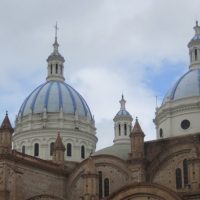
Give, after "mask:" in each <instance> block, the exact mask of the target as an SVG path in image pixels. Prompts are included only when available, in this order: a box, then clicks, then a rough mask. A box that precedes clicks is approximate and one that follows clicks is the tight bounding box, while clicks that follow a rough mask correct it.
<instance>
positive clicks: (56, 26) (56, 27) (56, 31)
mask: <svg viewBox="0 0 200 200" xmlns="http://www.w3.org/2000/svg"><path fill="white" fill-rule="evenodd" d="M54 27H55V36H56V37H57V33H58V29H59V28H58V24H57V22H56V25H55V26H54Z"/></svg>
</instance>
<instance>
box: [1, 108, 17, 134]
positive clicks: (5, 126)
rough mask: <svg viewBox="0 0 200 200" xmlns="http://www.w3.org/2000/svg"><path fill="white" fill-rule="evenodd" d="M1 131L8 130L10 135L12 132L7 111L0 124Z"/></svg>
mask: <svg viewBox="0 0 200 200" xmlns="http://www.w3.org/2000/svg"><path fill="white" fill-rule="evenodd" d="M1 130H8V131H9V132H10V133H13V132H14V129H13V128H12V125H11V123H10V120H9V117H8V111H6V115H5V118H4V120H3V122H2V124H1Z"/></svg>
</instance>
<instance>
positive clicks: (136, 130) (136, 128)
mask: <svg viewBox="0 0 200 200" xmlns="http://www.w3.org/2000/svg"><path fill="white" fill-rule="evenodd" d="M136 134H137V135H138V134H139V135H142V136H145V135H144V132H143V131H142V129H141V127H140V124H139V122H138V119H137V118H136V121H135V124H134V127H133V129H132V131H131V135H130V136H133V135H136Z"/></svg>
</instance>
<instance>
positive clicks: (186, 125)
mask: <svg viewBox="0 0 200 200" xmlns="http://www.w3.org/2000/svg"><path fill="white" fill-rule="evenodd" d="M189 127H190V121H189V120H187V119H184V120H183V121H182V122H181V128H182V129H188V128H189Z"/></svg>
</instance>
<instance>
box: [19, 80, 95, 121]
mask: <svg viewBox="0 0 200 200" xmlns="http://www.w3.org/2000/svg"><path fill="white" fill-rule="evenodd" d="M61 108H62V110H63V112H64V113H67V114H75V112H77V113H78V115H79V116H83V117H88V116H89V118H90V119H92V115H91V112H90V109H89V107H88V105H87V103H86V101H85V100H84V99H83V97H82V96H81V95H80V94H79V93H78V92H77V91H76V90H75V89H73V88H72V87H71V86H70V85H68V84H67V83H65V82H64V81H56V80H52V81H47V82H45V83H43V84H41V85H40V86H38V87H37V88H36V89H35V90H34V91H33V92H32V93H31V94H30V95H29V96H28V97H27V98H26V99H25V101H24V102H23V104H22V106H21V108H20V110H19V114H18V116H19V117H23V116H26V115H28V114H30V113H33V114H36V113H43V112H44V110H46V112H48V113H55V112H60V109H61Z"/></svg>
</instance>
